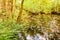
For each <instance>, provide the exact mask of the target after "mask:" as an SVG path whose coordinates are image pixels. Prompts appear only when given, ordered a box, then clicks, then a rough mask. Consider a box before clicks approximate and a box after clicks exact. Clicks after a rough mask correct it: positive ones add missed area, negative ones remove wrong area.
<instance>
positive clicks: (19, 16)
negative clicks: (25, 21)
mask: <svg viewBox="0 0 60 40" xmlns="http://www.w3.org/2000/svg"><path fill="white" fill-rule="evenodd" d="M23 3H24V0H22V1H21V8H20V12H19V14H18V17H17V23H19V22H20V20H21V15H22V11H23Z"/></svg>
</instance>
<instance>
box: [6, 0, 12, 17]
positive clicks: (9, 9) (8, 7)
mask: <svg viewBox="0 0 60 40" xmlns="http://www.w3.org/2000/svg"><path fill="white" fill-rule="evenodd" d="M12 9H13V0H6V13H7V16H8V17H12Z"/></svg>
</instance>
